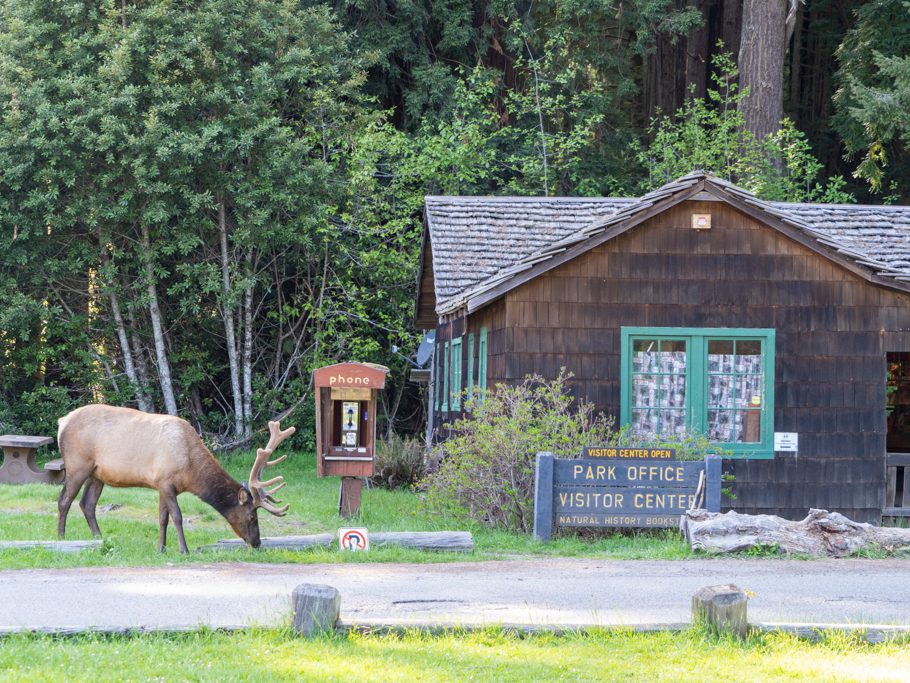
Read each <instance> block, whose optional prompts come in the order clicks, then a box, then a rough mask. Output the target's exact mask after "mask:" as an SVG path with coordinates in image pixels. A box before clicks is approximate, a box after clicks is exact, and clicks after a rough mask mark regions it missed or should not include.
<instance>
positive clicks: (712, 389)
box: [708, 375, 733, 408]
mask: <svg viewBox="0 0 910 683" xmlns="http://www.w3.org/2000/svg"><path fill="white" fill-rule="evenodd" d="M708 406H709V407H711V408H732V407H733V375H708Z"/></svg>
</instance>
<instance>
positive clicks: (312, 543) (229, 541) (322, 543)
mask: <svg viewBox="0 0 910 683" xmlns="http://www.w3.org/2000/svg"><path fill="white" fill-rule="evenodd" d="M334 540H335V537H334V536H333V535H332V534H313V535H311V536H275V537H273V538H268V537H267V538H263V539H262V541H261V545H260V546H259V547H260V548H262V549H264V550H309V549H310V548H331V547H332V543H333V542H334ZM241 548H249V546H248V545H247V544H246V541H244V540H243V539H242V538H226V539H223V540H221V541H218V542H217V543H210V544H209V545H205V546H202V547H201V548H199V550H239V549H241Z"/></svg>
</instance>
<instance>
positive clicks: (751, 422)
mask: <svg viewBox="0 0 910 683" xmlns="http://www.w3.org/2000/svg"><path fill="white" fill-rule="evenodd" d="M736 413H737V416H738V417H739V418H740V419H739V420H738V422H739V426H738V427H737V430H736V441H737V442H738V443H758V442H759V441H761V411H760V410H738V411H736Z"/></svg>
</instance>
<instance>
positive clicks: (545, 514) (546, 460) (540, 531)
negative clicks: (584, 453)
mask: <svg viewBox="0 0 910 683" xmlns="http://www.w3.org/2000/svg"><path fill="white" fill-rule="evenodd" d="M552 537H553V454H552V453H538V454H537V471H536V476H535V477H534V538H536V539H538V540H540V541H549V540H550V539H551V538H552Z"/></svg>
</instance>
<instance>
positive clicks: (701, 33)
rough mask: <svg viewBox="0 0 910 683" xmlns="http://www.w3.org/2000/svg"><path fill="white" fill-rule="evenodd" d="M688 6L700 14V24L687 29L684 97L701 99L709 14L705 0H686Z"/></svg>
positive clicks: (704, 80)
mask: <svg viewBox="0 0 910 683" xmlns="http://www.w3.org/2000/svg"><path fill="white" fill-rule="evenodd" d="M687 4H688V6H689V7H694V8H696V9H697V10H698V11H699V13H700V14H701V17H702V18H701V24H699V25H698V26H696V27H695V28H693V29H690V30H689V35H688V36H687V37H686V84H685V88H686V92H685V93H684V95H685V97H695V98H696V99H701V98H704V97H705V94H706V90H707V86H708V55H709V54H710V52H711V46H710V45H709V44H708V33H709V29H710V27H709V26H708V21H709V14H708V11H707V10H708V7H707V5H708V4H709V3H707V2H706V1H705V0H688V2H687Z"/></svg>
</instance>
